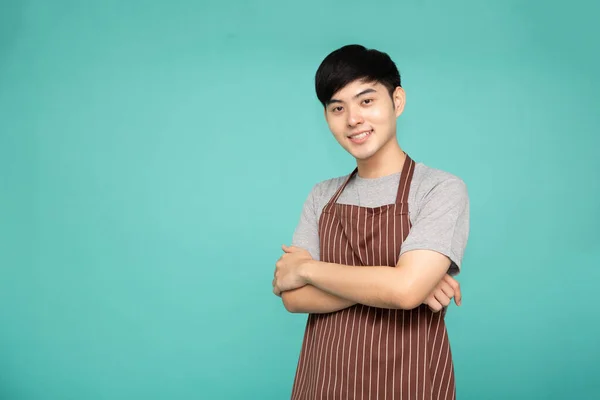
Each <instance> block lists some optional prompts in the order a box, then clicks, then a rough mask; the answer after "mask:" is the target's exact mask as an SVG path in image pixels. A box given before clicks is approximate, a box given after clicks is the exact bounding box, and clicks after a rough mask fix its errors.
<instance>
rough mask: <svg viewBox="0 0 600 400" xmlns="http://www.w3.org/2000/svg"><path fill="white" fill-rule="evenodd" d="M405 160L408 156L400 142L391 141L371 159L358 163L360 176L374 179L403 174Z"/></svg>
mask: <svg viewBox="0 0 600 400" xmlns="http://www.w3.org/2000/svg"><path fill="white" fill-rule="evenodd" d="M405 160H406V154H405V153H404V151H403V150H402V148H401V147H400V145H399V144H398V142H397V141H395V140H393V141H390V143H387V144H386V145H385V146H383V147H382V148H381V149H379V151H378V152H377V153H375V154H374V155H373V156H372V157H371V158H369V159H366V160H358V161H357V166H358V176H360V177H361V178H366V179H374V178H381V177H382V176H387V175H392V174H395V173H398V172H402V168H403V167H404V161H405Z"/></svg>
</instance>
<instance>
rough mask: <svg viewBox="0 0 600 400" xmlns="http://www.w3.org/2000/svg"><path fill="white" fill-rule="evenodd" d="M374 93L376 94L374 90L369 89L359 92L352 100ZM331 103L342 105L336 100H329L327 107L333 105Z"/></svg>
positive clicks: (340, 101)
mask: <svg viewBox="0 0 600 400" xmlns="http://www.w3.org/2000/svg"><path fill="white" fill-rule="evenodd" d="M376 92H377V90H375V89H371V88H369V89H365V90H363V91H362V92H360V93H359V94H357V95H354V98H355V99H357V98H359V97H360V96H364V95H365V94H369V93H376ZM333 103H343V101H342V100H338V99H331V100H329V101H328V102H327V105H330V104H333Z"/></svg>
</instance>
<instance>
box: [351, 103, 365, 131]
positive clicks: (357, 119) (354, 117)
mask: <svg viewBox="0 0 600 400" xmlns="http://www.w3.org/2000/svg"><path fill="white" fill-rule="evenodd" d="M363 122H364V120H363V116H362V113H361V111H360V110H359V109H357V108H356V107H350V108H349V109H348V126H351V127H355V126H357V125H360V124H362V123H363Z"/></svg>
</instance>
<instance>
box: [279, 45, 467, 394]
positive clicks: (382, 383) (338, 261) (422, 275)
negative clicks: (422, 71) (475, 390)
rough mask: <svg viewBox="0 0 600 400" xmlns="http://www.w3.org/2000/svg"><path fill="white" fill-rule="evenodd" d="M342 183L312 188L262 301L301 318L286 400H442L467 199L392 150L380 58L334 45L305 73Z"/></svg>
mask: <svg viewBox="0 0 600 400" xmlns="http://www.w3.org/2000/svg"><path fill="white" fill-rule="evenodd" d="M315 81H316V92H317V97H318V98H319V100H320V101H321V103H322V104H323V107H324V112H325V119H326V120H327V123H328V125H329V128H330V130H331V132H332V133H333V135H334V136H335V138H336V140H337V141H338V142H339V144H340V145H341V146H342V147H343V148H344V149H345V150H346V151H348V152H349V153H350V154H352V156H354V158H355V159H356V168H355V169H354V171H353V172H352V173H350V174H349V175H345V176H342V177H338V178H333V179H329V180H326V181H323V182H320V183H318V184H316V185H315V186H314V187H313V189H312V191H311V193H310V194H309V196H308V199H307V200H306V202H305V204H304V208H303V210H302V214H301V218H300V223H299V225H298V226H297V228H296V230H295V233H294V237H293V243H292V246H291V247H288V246H285V245H284V246H282V249H283V251H284V254H283V256H282V257H281V258H280V259H279V260H278V261H277V263H276V269H275V279H274V280H273V292H274V293H275V294H276V295H278V296H281V297H282V299H283V303H284V305H285V308H286V309H287V310H288V311H290V312H296V313H308V314H309V316H308V321H307V325H306V330H305V334H304V340H303V343H302V348H301V353H300V357H299V361H298V366H297V371H296V376H295V379H294V385H293V389H292V398H293V399H321V398H327V399H348V398H350V399H356V398H360V399H394V398H395V399H400V398H404V399H417V398H418V399H453V398H455V396H456V390H455V386H454V367H453V362H452V353H451V351H450V344H449V341H448V335H447V331H446V326H445V323H444V316H445V312H446V307H447V306H448V305H449V303H450V299H452V298H454V301H455V302H456V304H457V305H460V301H461V298H460V297H461V296H460V290H459V286H458V283H457V282H456V281H455V280H454V279H453V277H452V276H454V275H456V274H457V273H458V272H459V271H460V268H461V261H462V258H463V254H464V250H465V246H466V243H467V237H468V234H469V198H468V194H467V189H466V186H465V184H464V182H463V181H462V180H461V179H459V178H458V177H456V176H454V175H452V174H450V173H447V172H444V171H440V170H437V169H433V168H430V167H428V166H426V165H424V164H422V163H416V162H414V161H413V160H412V159H411V158H410V157H409V156H408V154H406V153H405V152H404V151H403V150H402V149H401V147H400V145H399V144H398V141H397V138H396V119H397V118H398V117H399V116H400V114H402V111H403V109H404V105H405V101H406V97H405V93H404V90H403V89H402V87H401V84H400V74H399V72H398V69H397V68H396V65H395V64H394V62H393V61H392V60H391V59H390V58H389V56H388V55H387V54H385V53H382V52H379V51H376V50H367V49H365V48H364V47H362V46H358V45H350V46H344V47H342V48H340V49H338V50H336V51H334V52H333V53H331V54H330V55H328V56H327V57H326V58H325V60H323V62H322V64H321V65H320V67H319V69H318V71H317V73H316V79H315Z"/></svg>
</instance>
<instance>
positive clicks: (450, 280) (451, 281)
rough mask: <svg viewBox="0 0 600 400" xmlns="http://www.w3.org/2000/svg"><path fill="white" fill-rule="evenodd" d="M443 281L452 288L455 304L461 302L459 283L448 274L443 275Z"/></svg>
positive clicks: (458, 304)
mask: <svg viewBox="0 0 600 400" xmlns="http://www.w3.org/2000/svg"><path fill="white" fill-rule="evenodd" d="M444 281H446V283H448V285H450V287H452V289H453V290H454V302H455V303H456V305H457V306H460V305H461V304H462V293H461V292H460V283H458V281H457V280H456V279H454V278H453V277H451V276H450V275H446V276H445V277H444Z"/></svg>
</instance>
